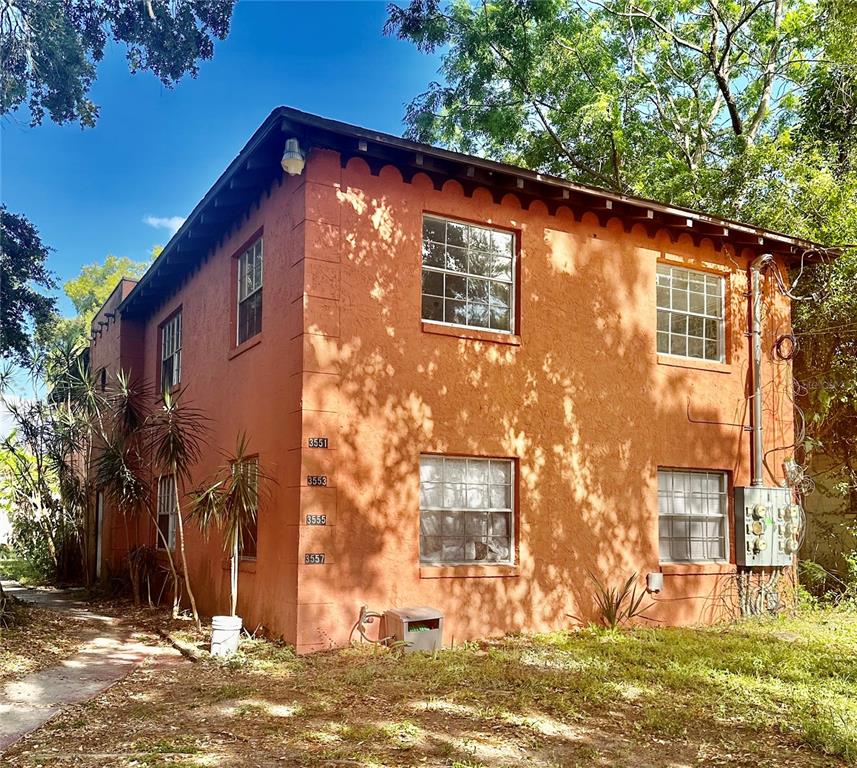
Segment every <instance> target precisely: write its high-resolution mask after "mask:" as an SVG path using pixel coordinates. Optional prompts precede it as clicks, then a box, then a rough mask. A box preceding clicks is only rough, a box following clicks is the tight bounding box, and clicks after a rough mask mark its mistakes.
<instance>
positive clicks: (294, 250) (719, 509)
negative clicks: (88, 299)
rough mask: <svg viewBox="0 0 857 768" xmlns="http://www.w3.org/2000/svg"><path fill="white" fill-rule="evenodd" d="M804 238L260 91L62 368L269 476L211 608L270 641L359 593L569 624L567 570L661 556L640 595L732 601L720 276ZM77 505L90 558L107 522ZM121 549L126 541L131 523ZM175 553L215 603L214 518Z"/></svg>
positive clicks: (770, 411)
mask: <svg viewBox="0 0 857 768" xmlns="http://www.w3.org/2000/svg"><path fill="white" fill-rule="evenodd" d="M288 138H296V139H297V140H298V144H299V147H300V152H302V153H303V155H304V157H305V167H303V168H302V169H301V172H300V173H299V174H297V175H288V174H286V173H285V172H284V171H283V169H282V168H281V165H280V160H281V156H282V154H283V148H284V145H285V142H286V139H288ZM805 247H808V244H805V243H801V242H799V241H797V240H794V239H791V238H789V237H786V236H783V235H778V234H776V233H770V232H763V231H760V230H756V229H754V228H751V227H747V226H741V225H738V224H734V223H731V222H723V221H720V220H717V219H714V218H711V217H706V216H704V215H701V214H697V213H694V212H690V211H685V210H683V209H675V208H668V207H665V206H661V205H658V204H655V203H652V202H649V201H645V200H636V199H633V198H626V197H622V196H619V195H615V194H611V193H606V192H603V191H600V190H596V189H592V188H589V187H584V186H581V185H577V184H571V183H567V182H564V181H562V180H559V179H553V178H550V177H543V176H540V175H538V174H535V173H532V172H529V171H525V170H522V169H517V168H513V167H510V166H505V165H501V164H497V163H492V162H488V161H484V160H480V159H477V158H472V157H467V156H464V155H458V154H455V153H451V152H447V151H444V150H439V149H435V148H432V147H427V146H424V145H419V144H415V143H412V142H409V141H405V140H402V139H399V138H396V137H392V136H386V135H383V134H377V133H374V132H371V131H367V130H363V129H360V128H356V127H354V126H348V125H344V124H341V123H335V122H333V121H328V120H323V119H321V118H317V117H314V116H311V115H306V114H303V113H300V112H296V111H294V110H290V109H286V108H280V109H278V110H275V111H274V112H273V113H272V114H271V115H270V117H269V118H268V119H267V120H266V121H265V123H263V125H262V126H261V127H260V128H259V129H258V131H257V132H256V133H255V134H254V136H253V137H252V138H251V140H250V142H249V143H248V144H247V146H246V147H245V148H244V149H243V150H242V152H241V153H240V154H239V155H238V157H237V158H236V159H235V161H233V163H232V164H231V165H230V167H229V168H228V169H227V170H226V171H225V172H224V174H223V176H221V178H220V179H219V180H218V181H217V182H216V183H215V185H214V186H213V187H212V189H211V191H210V192H209V193H208V194H207V195H206V197H205V198H204V199H203V200H202V201H201V202H200V203H199V205H198V206H197V207H196V208H195V209H194V211H193V212H192V214H191V215H190V217H189V218H188V219H187V221H186V222H185V224H184V226H183V227H182V228H181V229H180V230H179V231H178V233H177V234H176V235H175V236H174V237H173V239H172V240H171V241H170V243H169V244H168V245H167V247H166V249H165V250H164V252H163V253H162V254H161V256H160V257H159V258H158V259H157V260H156V262H155V263H154V265H153V266H152V267H151V268H150V269H149V271H148V273H147V274H146V275H145V276H144V277H143V278H142V279H141V280H140V282H139V283H138V284H136V285H131V284H129V283H127V282H125V283H123V284H122V285H121V286H120V287H119V288H118V289H117V291H116V292H115V293H114V296H113V297H111V300H110V301H109V302H108V304H107V306H106V307H105V309H104V310H102V312H101V314H100V315H99V316H98V317H97V318H96V320H95V321H94V323H93V330H94V333H93V341H92V346H91V364H92V365H93V367H95V368H102V367H103V368H104V369H105V370H106V372H107V374H106V375H107V377H108V380H109V377H110V376H113V375H114V374H115V373H116V372H117V371H118V370H119V369H123V370H126V371H130V372H131V374H132V375H133V376H137V377H139V378H141V379H144V380H146V381H149V382H151V383H154V384H157V385H161V384H165V385H167V386H169V387H171V388H172V389H174V390H176V391H180V393H181V395H180V396H181V397H182V398H183V399H186V400H187V401H189V402H192V404H193V405H194V407H196V408H199V409H201V410H202V411H204V412H205V413H206V414H207V416H208V417H209V418H210V420H211V421H210V427H211V433H210V436H209V443H210V445H209V448H208V449H207V450H206V452H205V453H204V456H203V458H202V461H201V462H200V464H199V466H198V467H197V468H196V470H195V473H194V479H195V481H200V480H201V479H202V478H204V477H206V476H209V475H210V474H211V473H212V472H213V471H214V470H215V468H216V466H217V464H218V463H219V462H220V461H221V454H220V451H222V450H226V449H229V448H230V447H232V446H233V445H234V444H235V440H236V436H237V434H238V433H239V432H242V431H244V432H246V433H247V435H248V437H249V439H250V444H251V448H252V450H253V451H254V452H255V453H257V454H258V460H259V463H260V465H261V466H263V467H264V471H265V473H266V474H267V475H268V476H270V478H271V479H270V481H269V483H268V485H269V487H268V488H267V489H266V492H265V493H264V494H263V496H262V502H261V504H260V509H259V515H258V534H257V539H256V552H255V557H246V558H243V559H242V561H241V565H240V576H239V579H240V590H239V604H238V605H239V613H240V614H241V615H242V616H243V617H244V620H245V625H246V626H248V627H250V628H255V627H256V626H257V625H259V624H263V625H264V626H265V627H266V628H267V629H268V630H269V631H270V632H271V633H273V634H275V635H281V636H283V637H284V638H285V639H286V640H287V641H289V642H291V643H294V644H295V645H296V646H297V648H298V650H299V651H310V650H315V649H321V648H326V647H330V646H331V645H334V646H336V645H343V644H346V643H347V642H348V641H349V635H350V632H351V629H352V627H353V625H354V622H355V620H356V618H357V614H358V610H359V608H360V606H361V605H363V604H366V605H369V606H370V607H371V608H373V609H376V610H378V609H385V608H389V607H393V606H414V605H429V606H433V607H436V608H438V609H440V610H441V611H443V613H444V616H445V637H444V641H445V642H446V643H452V642H456V641H460V640H465V639H470V638H475V637H483V636H490V635H497V634H501V633H505V632H509V631H515V630H527V631H535V630H544V629H549V628H559V627H563V626H568V625H569V624H571V623H573V620H572V619H569V618H568V617H569V615H574V616H577V617H579V618H580V619H583V620H586V619H589V618H594V614H593V604H592V584H591V581H590V579H589V575H588V574H589V573H590V572H591V573H592V574H595V575H597V576H598V577H600V578H602V579H604V580H606V581H608V582H610V583H618V582H620V581H624V579H625V578H627V577H628V576H630V575H631V574H632V573H634V572H636V573H638V575H639V579H640V583H641V584H642V583H643V582H644V580H645V577H646V574H648V573H662V574H663V589H662V590H661V591H660V592H659V593H658V594H654V595H652V599H653V600H654V602H655V607H654V608H652V609H651V611H649V615H651V616H653V617H654V618H657V619H658V620H660V621H663V622H667V623H694V622H708V621H713V620H716V619H717V618H719V617H721V616H723V615H724V614H728V613H730V612H732V611H733V610H734V600H733V598H734V593H735V573H736V568H737V566H736V564H735V563H736V557H735V546H734V541H735V536H734V530H733V529H734V524H733V515H732V506H733V502H732V488H733V487H735V486H738V485H747V484H749V481H750V455H751V452H750V437H749V434H748V431H747V427H748V426H749V425H750V409H749V407H748V402H749V400H748V395H749V393H750V391H751V390H750V378H749V377H750V351H749V345H748V340H747V332H748V314H749V310H748V298H747V291H748V267H749V265H750V262H751V261H752V260H753V259H754V258H755V257H756V256H758V255H760V254H762V253H771V254H773V256H774V258H775V259H776V262H777V264H778V266H779V268H780V270H781V271H782V272H783V273H784V274H785V272H786V268H787V265H788V263H789V262H790V260H792V259H793V258H796V257H799V256H800V254H801V252H802V251H803V249H804V248H805ZM763 306H764V314H763V318H762V321H763V328H762V332H763V349H764V350H765V352H764V360H763V381H762V384H763V386H762V399H763V424H762V425H761V426H762V427H763V432H762V434H763V439H764V448H765V451H766V452H768V453H767V454H766V468H767V469H766V476H765V478H764V479H765V483H766V484H772V485H777V484H780V483H781V481H782V480H783V478H782V476H781V471H782V470H781V463H782V460H783V458H784V457H786V456H787V455H788V454H789V452H790V449H789V446H790V445H791V444H792V443H793V440H794V438H793V417H792V407H791V400H790V382H791V367H790V364H789V363H788V362H785V361H780V360H776V361H775V360H774V359H773V358H772V357H771V354H770V350H771V347H772V343H773V341H774V339H775V338H776V337H777V336H779V335H782V334H786V333H788V332H789V330H790V322H789V309H790V308H789V303H788V300H787V299H786V298H785V297H784V296H783V295H782V294H781V293H779V292H778V291H777V290H776V288H775V285H774V281H773V280H771V279H767V280H765V281H764V282H763ZM176 318H180V319H179V321H176ZM177 352H178V353H179V354H178V355H177V354H176V353H177ZM101 503H102V504H103V515H102V519H103V522H102V524H101V526H100V536H101V541H102V545H101V548H100V551H101V553H102V558H103V563H104V568H103V569H102V571H104V572H107V571H108V570H109V569H112V570H115V571H118V570H120V569H121V568H122V567H123V566H122V559H123V557H124V555H125V553H126V551H127V547H128V543H129V541H130V539H129V538H128V537H126V535H125V533H124V529H123V525H124V523H123V521H122V520H120V516H119V515H118V514H116V513H115V510H112V509H111V504H110V500H109V499H104V500H102V501H101ZM169 525H170V523H169V521H168V520H167V521H166V526H167V527H169ZM131 539H133V542H134V543H145V544H152V545H154V544H155V543H156V539H155V532H154V529H153V526H152V525H151V523H150V522H149V521H148V520H147V519H145V518H144V517H141V518H139V519H138V520H137V524H136V528H135V529H134V531H133V534H132V536H131ZM187 549H188V553H189V561H190V571H191V577H192V581H193V584H194V585H195V592H196V594H197V599H198V602H199V603H200V607H201V609H202V610H203V611H205V612H207V613H209V614H212V613H221V612H223V611H224V610H226V608H227V606H228V592H229V577H228V564H227V562H226V560H225V558H224V556H223V553H222V549H221V546H220V542H219V541H218V540H217V536H214V537H212V538H210V539H209V540H207V541H206V540H204V539H203V537H202V536H201V535H200V532H199V531H198V530H197V529H196V528H195V527H194V526H193V525H192V524H191V525H188V526H187Z"/></svg>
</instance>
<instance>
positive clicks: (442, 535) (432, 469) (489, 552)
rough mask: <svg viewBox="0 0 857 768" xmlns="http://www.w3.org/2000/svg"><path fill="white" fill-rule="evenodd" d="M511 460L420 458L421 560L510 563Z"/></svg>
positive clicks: (511, 517) (431, 562)
mask: <svg viewBox="0 0 857 768" xmlns="http://www.w3.org/2000/svg"><path fill="white" fill-rule="evenodd" d="M513 478H514V466H513V461H512V459H463V458H456V457H446V456H421V457H420V562H422V563H428V564H435V565H436V564H447V565H462V564H471V565H472V564H476V563H501V564H507V565H509V564H511V563H512V562H513V561H514V550H513V541H514V538H513V532H512V526H513V525H514V515H513V506H512V487H513Z"/></svg>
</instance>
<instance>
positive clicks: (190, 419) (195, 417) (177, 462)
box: [150, 392, 208, 629]
mask: <svg viewBox="0 0 857 768" xmlns="http://www.w3.org/2000/svg"><path fill="white" fill-rule="evenodd" d="M206 422H207V419H206V417H205V416H204V414H203V413H202V411H200V410H197V409H196V408H192V407H191V406H189V405H186V404H184V403H183V402H182V401H181V397H173V396H172V395H171V394H170V393H169V392H164V394H163V402H162V404H161V407H160V409H159V410H158V411H156V412H155V413H154V414H153V417H152V419H151V432H150V440H151V441H150V449H151V453H152V457H153V459H154V462H155V465H156V466H159V467H161V468H162V469H164V470H166V471H167V472H168V473H169V474H170V475H171V476H172V479H173V492H174V493H175V501H176V531H177V534H178V536H177V539H178V546H179V554H180V556H181V563H182V571H183V572H184V582H185V588H186V589H187V595H188V599H189V600H190V607H191V612H192V613H193V620H194V621H195V622H196V625H197V628H199V629H202V623H201V622H200V619H199V611H197V609H196V597H195V596H194V594H193V589H192V588H191V585H190V574H189V572H188V567H187V554H186V551H185V536H184V521H183V519H182V508H181V501H180V499H181V497H180V495H179V483H180V482H181V483H182V485H184V484H185V483H188V482H190V473H191V469H192V467H193V466H194V465H195V464H196V463H197V462H198V461H199V458H200V455H201V454H202V448H203V446H204V445H205V436H206V434H207V432H208V427H207V423H206Z"/></svg>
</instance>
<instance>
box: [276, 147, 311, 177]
mask: <svg viewBox="0 0 857 768" xmlns="http://www.w3.org/2000/svg"><path fill="white" fill-rule="evenodd" d="M280 165H282V166H283V170H284V171H285V172H286V173H287V174H289V176H300V175H301V173H303V170H304V166H305V165H306V156H305V155H304V153H303V151H302V150H301V145H300V143H299V142H298V140H297V139H295V138H291V139H287V140H286V149H285V151H284V152H283V159H282V160H280Z"/></svg>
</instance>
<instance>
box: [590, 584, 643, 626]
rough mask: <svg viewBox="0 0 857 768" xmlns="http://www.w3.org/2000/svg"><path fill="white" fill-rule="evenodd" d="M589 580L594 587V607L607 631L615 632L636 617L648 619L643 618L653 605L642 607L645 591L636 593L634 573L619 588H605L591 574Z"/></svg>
mask: <svg viewBox="0 0 857 768" xmlns="http://www.w3.org/2000/svg"><path fill="white" fill-rule="evenodd" d="M589 578H590V579H592V583H593V584H594V585H595V605H596V607H597V608H598V612H599V613H600V614H601V621H602V622H603V623H604V625H605V626H606V627H607V628H608V629H611V630H615V629H617V628H619V627H620V626H622V625H623V624H625V623H626V622H628V621H630V620H631V619H634V618H637V617H638V616H639V617H641V618H648V617H647V616H645V612H646V611H647V610H648V609H649V608H651V607H652V606H653V605H654V603H653V602H650V603H649V604H648V605H646V606H643V600H644V599H645V597H646V590H644V589H641V590H639V591H638V589H637V584H636V581H637V572H636V571H635V572H634V573H632V574H631V576H630V577H628V580H627V581H626V582H625V583H624V584H623V585H622V586H621V587H619V588H617V587H608V586H606V585H605V584H604V583H603V582H601V581H599V580H598V578H597V577H596V576H595V575H594V574H592V573H591V572H590V573H589Z"/></svg>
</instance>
